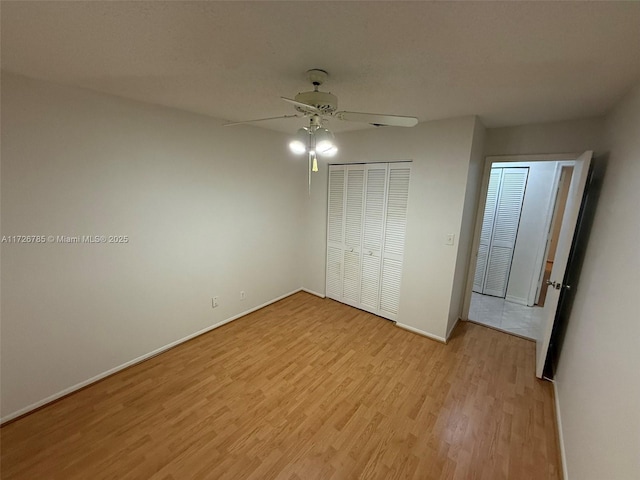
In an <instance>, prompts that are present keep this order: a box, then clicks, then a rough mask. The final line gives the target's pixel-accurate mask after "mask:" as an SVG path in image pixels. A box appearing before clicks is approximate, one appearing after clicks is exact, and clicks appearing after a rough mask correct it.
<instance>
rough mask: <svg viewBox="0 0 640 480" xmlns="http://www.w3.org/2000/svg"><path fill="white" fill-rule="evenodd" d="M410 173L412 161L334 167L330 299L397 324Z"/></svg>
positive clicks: (331, 173)
mask: <svg viewBox="0 0 640 480" xmlns="http://www.w3.org/2000/svg"><path fill="white" fill-rule="evenodd" d="M410 172H411V164H410V163H409V162H402V163H393V164H385V163H379V164H366V165H348V166H344V165H331V166H330V167H329V202H328V205H329V214H328V224H327V296H328V297H329V298H333V299H334V300H338V301H341V302H344V303H346V304H348V305H352V306H354V307H357V308H361V309H363V310H366V311H369V312H372V313H375V314H377V315H380V316H383V317H386V318H389V319H391V320H395V319H396V317H397V315H398V309H399V304H400V279H401V277H402V261H403V255H404V240H405V230H406V222H407V205H408V195H409V179H410ZM340 222H342V223H340Z"/></svg>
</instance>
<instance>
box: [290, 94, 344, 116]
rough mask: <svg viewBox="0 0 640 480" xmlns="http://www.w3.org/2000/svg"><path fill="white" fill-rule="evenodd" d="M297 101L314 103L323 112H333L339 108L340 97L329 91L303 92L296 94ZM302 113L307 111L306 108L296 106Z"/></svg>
mask: <svg viewBox="0 0 640 480" xmlns="http://www.w3.org/2000/svg"><path fill="white" fill-rule="evenodd" d="M295 100H296V102H300V103H306V104H307V105H313V106H314V107H316V108H317V109H318V110H320V111H321V112H322V113H326V114H329V113H333V112H335V111H336V109H337V108H338V97H336V96H335V95H333V94H331V93H329V92H315V91H314V92H302V93H299V94H297V95H296V97H295ZM295 109H296V110H298V111H299V112H301V113H305V110H304V108H302V107H298V106H296V107H295Z"/></svg>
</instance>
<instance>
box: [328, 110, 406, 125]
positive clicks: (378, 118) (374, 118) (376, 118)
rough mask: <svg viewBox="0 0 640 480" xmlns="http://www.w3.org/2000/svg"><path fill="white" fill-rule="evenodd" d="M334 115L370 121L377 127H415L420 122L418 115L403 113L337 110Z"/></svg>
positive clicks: (342, 118)
mask: <svg viewBox="0 0 640 480" xmlns="http://www.w3.org/2000/svg"><path fill="white" fill-rule="evenodd" d="M333 116H334V117H336V118H339V119H340V120H346V121H347V122H363V123H370V124H371V125H375V126H376V127H382V126H385V127H387V126H388V127H415V126H416V125H417V124H418V119H417V118H416V117H404V116H401V115H382V114H379V113H360V112H336V113H335V114H334V115H333Z"/></svg>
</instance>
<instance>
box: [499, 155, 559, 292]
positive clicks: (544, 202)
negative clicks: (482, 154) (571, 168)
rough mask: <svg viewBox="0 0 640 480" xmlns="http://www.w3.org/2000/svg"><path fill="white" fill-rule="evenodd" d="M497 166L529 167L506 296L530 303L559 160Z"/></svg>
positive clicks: (542, 253)
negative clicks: (530, 294)
mask: <svg viewBox="0 0 640 480" xmlns="http://www.w3.org/2000/svg"><path fill="white" fill-rule="evenodd" d="M494 166H503V167H509V168H510V167H528V168H529V176H528V177H527V188H526V190H525V195H524V200H523V202H522V212H521V214H520V225H519V227H518V236H517V238H516V245H515V248H514V251H513V260H512V262H511V271H510V273H509V283H508V285H507V295H506V299H507V300H509V301H511V302H516V303H520V304H522V305H527V304H528V300H529V292H530V291H531V289H532V283H535V284H536V285H537V282H538V274H539V273H540V266H541V264H540V261H541V259H542V256H543V255H544V248H545V242H546V233H545V232H546V230H547V229H546V228H545V227H547V225H548V223H547V220H548V218H547V215H548V214H549V213H550V212H549V209H550V208H551V202H552V201H553V199H552V198H551V195H552V190H553V183H554V179H555V174H556V168H557V162H509V163H497V164H494Z"/></svg>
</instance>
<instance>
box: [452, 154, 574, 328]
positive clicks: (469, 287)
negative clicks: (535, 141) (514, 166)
mask: <svg viewBox="0 0 640 480" xmlns="http://www.w3.org/2000/svg"><path fill="white" fill-rule="evenodd" d="M582 153H583V152H579V153H544V154H526V155H489V156H486V157H485V159H484V172H483V175H482V184H481V187H480V198H479V200H478V208H477V210H476V222H475V228H474V231H473V242H472V245H471V255H470V258H469V268H468V274H467V284H466V287H465V294H464V303H463V306H462V313H461V319H462V320H469V308H470V307H471V294H472V292H473V279H474V277H475V273H476V265H477V263H478V247H479V246H480V234H481V233H482V219H483V217H484V207H485V204H486V202H487V191H488V189H489V176H490V175H491V167H492V165H493V164H494V163H514V162H575V160H577V159H578V157H580V155H582Z"/></svg>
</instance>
